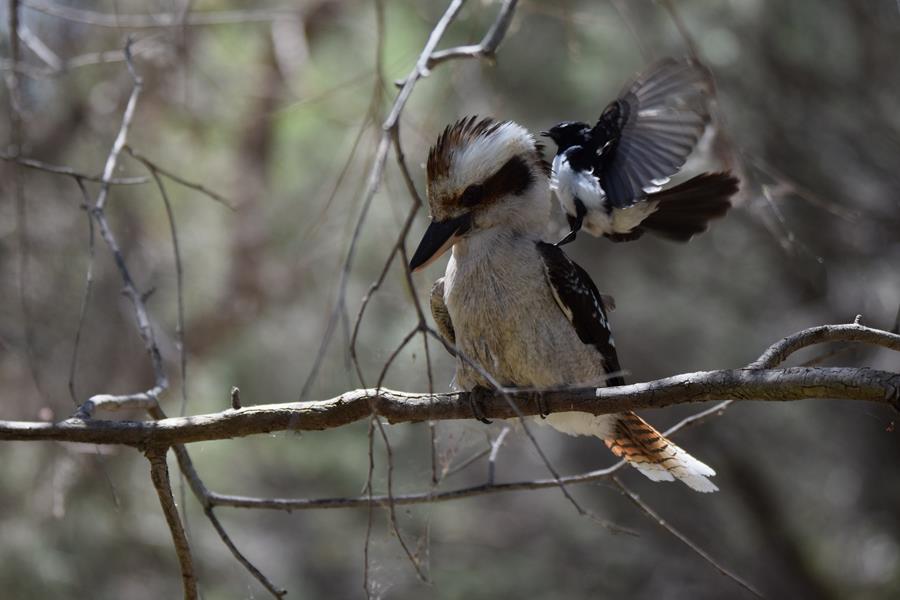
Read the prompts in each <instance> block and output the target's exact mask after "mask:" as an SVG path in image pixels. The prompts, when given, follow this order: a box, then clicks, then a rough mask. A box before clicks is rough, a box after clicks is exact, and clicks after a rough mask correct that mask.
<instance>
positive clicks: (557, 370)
mask: <svg viewBox="0 0 900 600" xmlns="http://www.w3.org/2000/svg"><path fill="white" fill-rule="evenodd" d="M536 241H537V240H536V239H530V238H526V237H523V236H520V235H517V234H511V233H508V232H484V233H483V234H481V235H479V236H477V237H476V238H473V239H471V240H466V241H463V242H461V243H459V244H457V245H456V246H455V247H454V249H453V257H452V258H451V259H450V262H449V263H448V265H447V272H446V275H445V280H444V286H445V287H444V302H445V304H446V306H447V310H448V312H449V313H450V318H451V320H452V321H453V328H454V331H455V335H456V345H457V348H458V349H459V350H460V351H461V352H462V353H463V354H464V355H465V356H467V357H469V358H470V359H471V360H472V361H474V362H476V363H477V364H478V365H480V366H481V368H482V369H484V370H485V371H486V372H487V373H489V374H490V375H491V376H492V377H493V378H494V379H495V380H496V381H497V382H498V383H500V384H502V385H505V386H513V387H551V386H560V385H576V384H591V385H603V381H604V368H603V363H602V360H601V357H600V354H599V352H597V350H596V349H595V348H594V347H593V346H590V345H586V344H584V343H583V342H582V341H581V340H580V339H579V338H578V335H577V334H576V332H575V329H574V328H573V327H572V324H571V323H570V322H569V321H568V320H567V319H566V317H565V315H564V314H563V313H562V311H561V310H560V308H559V306H558V305H557V303H556V301H555V300H554V298H553V295H552V292H551V290H550V287H549V284H548V282H547V279H546V276H545V274H544V270H543V269H544V267H543V262H542V260H541V258H540V257H539V255H538V252H537V247H536V245H535V244H536ZM457 383H458V385H459V386H460V387H461V388H462V389H471V388H473V387H474V386H476V385H481V386H484V387H490V383H489V382H488V381H486V380H485V378H484V377H483V376H482V375H481V374H479V373H478V371H477V369H473V368H472V367H471V366H470V365H469V364H467V363H466V361H464V360H460V361H459V367H458V371H457Z"/></svg>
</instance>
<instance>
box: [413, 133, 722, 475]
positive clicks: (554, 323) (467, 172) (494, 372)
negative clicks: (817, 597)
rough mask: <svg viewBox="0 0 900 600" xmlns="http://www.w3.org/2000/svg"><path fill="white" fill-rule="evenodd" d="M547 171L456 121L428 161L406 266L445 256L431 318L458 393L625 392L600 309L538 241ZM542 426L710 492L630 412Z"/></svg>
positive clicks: (517, 142)
mask: <svg viewBox="0 0 900 600" xmlns="http://www.w3.org/2000/svg"><path fill="white" fill-rule="evenodd" d="M548 167H549V165H547V163H546V162H545V161H544V159H543V157H542V154H541V147H540V145H539V144H537V143H536V141H535V139H534V137H533V136H532V135H531V134H530V133H528V132H527V131H526V130H525V129H524V128H522V127H521V126H519V125H517V124H515V123H512V122H508V121H506V122H498V121H493V120H490V119H477V118H475V117H470V118H467V119H463V120H461V121H458V122H457V123H455V124H454V125H452V126H449V127H447V128H446V129H445V130H444V132H443V133H442V134H441V135H440V137H439V138H438V140H437V143H436V144H435V145H434V146H433V147H432V148H431V151H430V152H429V155H428V163H427V178H428V202H429V205H430V207H431V223H430V224H429V226H428V229H427V230H426V231H425V234H424V236H423V237H422V241H421V242H420V243H419V246H418V248H417V249H416V251H415V253H414V255H413V257H412V260H411V261H410V265H409V266H410V268H411V269H412V270H413V271H417V270H420V269H422V268H424V267H425V266H427V265H429V264H430V263H431V262H433V261H435V260H437V259H438V258H439V257H440V256H441V255H442V254H444V253H445V252H446V251H448V250H451V257H450V260H449V262H448V263H447V269H446V272H445V274H444V277H442V278H440V279H438V280H437V282H435V285H434V287H433V288H432V294H431V308H432V314H433V316H434V319H435V322H436V324H437V326H438V330H439V331H440V333H441V335H442V337H443V338H444V339H445V340H446V341H447V343H448V344H450V345H452V346H455V348H456V350H457V354H458V358H457V369H456V385H457V386H458V387H459V388H460V389H462V390H467V391H472V390H475V389H477V388H490V387H491V383H492V381H494V382H497V383H499V384H500V385H503V386H508V387H522V388H553V387H559V386H595V387H602V386H606V385H622V384H623V383H624V379H623V378H622V376H621V373H620V371H621V369H620V366H619V359H618V356H617V354H616V348H615V344H614V343H613V337H612V333H611V331H610V326H609V320H608V318H607V310H606V308H607V307H606V306H605V305H604V301H603V297H602V296H601V295H600V293H599V292H598V291H597V287H596V286H595V285H594V282H593V281H591V278H590V276H589V275H588V274H587V273H586V272H585V271H584V269H582V268H581V267H579V266H578V265H577V264H575V263H574V262H573V261H572V260H571V259H569V257H568V256H566V254H565V253H564V252H563V250H562V248H560V247H558V246H556V245H554V244H552V243H547V242H546V241H544V240H543V239H542V238H543V234H544V232H545V230H546V225H547V223H548V220H549V219H550V208H551V202H550V199H549V198H548V194H547V186H548V171H549V168H548ZM459 355H462V356H464V357H465V359H463V358H459ZM485 375H487V377H486V376H485ZM546 423H548V424H550V425H551V426H553V427H554V428H556V429H557V430H559V431H562V432H564V433H567V434H569V435H591V436H596V437H598V438H600V439H602V440H603V441H604V442H605V443H606V445H607V446H608V447H609V448H610V449H611V450H612V452H613V453H614V454H616V456H620V457H622V458H624V459H625V460H627V461H628V462H629V463H630V464H631V465H633V466H634V467H636V468H637V469H638V470H639V471H640V472H641V473H643V474H644V475H646V476H647V477H649V478H650V479H653V480H654V481H672V480H674V479H679V480H681V481H683V482H684V483H686V484H687V485H688V486H690V487H691V488H693V489H695V490H698V491H701V492H711V491H715V490H716V486H715V485H714V484H713V483H712V482H711V481H710V480H709V479H708V478H709V477H710V476H712V475H715V472H714V471H713V470H712V469H711V468H709V467H708V466H707V465H705V464H703V463H702V462H700V461H698V460H697V459H695V458H694V457H692V456H691V455H690V454H688V453H687V452H685V451H684V450H682V449H681V448H679V447H678V446H676V445H675V444H674V443H672V442H671V441H670V440H668V439H667V438H665V437H664V436H663V435H662V434H661V433H659V432H658V431H656V430H655V429H654V428H653V427H652V426H651V425H649V424H648V423H647V422H646V421H644V420H643V419H641V418H640V417H638V416H637V415H636V414H634V413H633V412H624V413H619V414H612V415H596V416H595V415H593V414H590V413H583V412H562V413H553V414H550V415H548V416H547V418H546Z"/></svg>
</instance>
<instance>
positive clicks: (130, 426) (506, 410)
mask: <svg viewBox="0 0 900 600" xmlns="http://www.w3.org/2000/svg"><path fill="white" fill-rule="evenodd" d="M509 395H510V397H512V398H514V399H515V400H516V402H517V403H518V405H519V410H518V411H516V410H514V408H513V407H512V406H510V405H509V404H508V402H507V400H506V398H505V397H504V396H503V395H502V394H501V395H494V396H488V397H484V398H483V399H482V400H483V404H484V413H485V416H487V417H488V418H494V419H509V418H513V417H516V416H518V415H517V412H520V413H521V414H523V415H537V414H539V413H540V407H539V406H538V405H539V401H540V402H543V403H544V405H545V406H546V408H547V409H548V412H550V413H554V412H566V411H577V412H586V413H591V414H595V415H602V414H613V413H618V412H623V411H628V410H639V409H644V408H662V407H665V406H674V405H676V404H686V403H692V402H706V401H710V400H723V399H729V398H736V399H740V400H761V401H776V402H781V401H789V400H806V399H814V398H833V399H838V400H864V401H868V402H877V403H882V404H889V405H892V406H894V407H895V408H897V409H900V374H898V373H891V372H888V371H879V370H874V369H866V368H809V367H792V368H787V369H766V370H755V369H730V370H721V371H701V372H697V373H687V374H683V375H675V376H673V377H667V378H665V379H659V380H656V381H650V382H646V383H636V384H632V385H625V386H618V387H611V388H596V389H595V388H577V389H571V390H558V391H547V392H540V393H538V392H531V391H529V392H522V393H512V394H509ZM373 405H374V407H375V410H376V412H377V414H378V415H379V416H381V417H384V418H386V419H387V420H388V422H390V423H415V422H420V421H427V420H435V421H439V420H448V419H468V418H471V416H472V410H471V405H470V402H469V399H468V394H467V393H466V392H460V393H450V394H428V393H409V392H400V391H394V390H389V389H384V388H382V389H380V390H376V389H359V390H353V391H350V392H346V393H344V394H341V395H340V396H336V397H334V398H331V399H328V400H319V401H312V402H291V403H285V404H262V405H257V406H249V407H245V408H242V409H241V410H240V411H234V410H231V409H229V410H226V411H223V412H219V413H212V414H205V415H194V416H190V417H183V418H169V419H164V420H162V421H157V422H146V421H105V420H84V419H81V418H77V417H74V418H71V419H68V420H66V421H61V422H58V423H40V422H27V421H0V440H57V441H70V442H90V443H96V444H120V445H126V446H135V447H139V448H140V447H147V446H151V445H171V444H184V443H190V442H200V441H209V440H221V439H227V438H232V437H243V436H248V435H255V434H261V433H271V432H273V431H285V430H299V431H309V430H323V429H332V428H335V427H340V426H341V425H347V424H349V423H352V422H354V421H358V420H360V419H363V418H366V417H368V416H369V415H370V414H371V407H372V406H373Z"/></svg>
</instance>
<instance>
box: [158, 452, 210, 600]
mask: <svg viewBox="0 0 900 600" xmlns="http://www.w3.org/2000/svg"><path fill="white" fill-rule="evenodd" d="M166 450H167V448H152V449H150V450H148V451H147V453H146V455H147V459H148V460H149V461H150V478H151V480H152V481H153V487H154V488H156V494H157V495H158V496H159V504H160V506H162V509H163V514H164V515H165V517H166V523H168V525H169V531H170V532H171V534H172V543H173V544H174V545H175V554H177V556H178V563H179V565H180V566H181V582H182V585H183V587H184V598H185V600H196V599H197V598H199V595H198V593H197V580H196V578H195V577H194V561H193V558H192V557H191V546H190V544H189V543H188V539H187V536H186V535H185V533H184V527H182V525H181V519H180V518H179V517H178V508H177V507H176V506H175V498H173V497H172V486H171V484H170V482H169V467H168V465H167V464H166Z"/></svg>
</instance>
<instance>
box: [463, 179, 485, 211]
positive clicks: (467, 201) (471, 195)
mask: <svg viewBox="0 0 900 600" xmlns="http://www.w3.org/2000/svg"><path fill="white" fill-rule="evenodd" d="M483 193H484V187H483V186H481V185H479V184H477V183H476V184H473V185H470V186H469V187H467V188H466V189H465V191H463V193H462V195H461V196H460V197H459V203H460V204H462V205H463V206H475V205H476V204H478V203H479V202H481V197H482V195H483Z"/></svg>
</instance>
